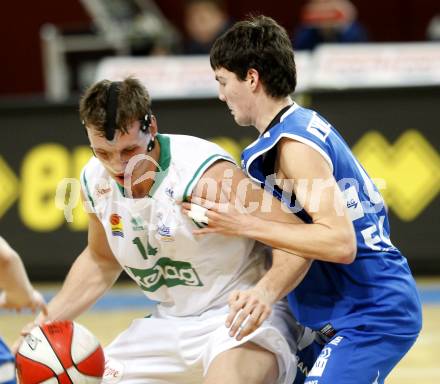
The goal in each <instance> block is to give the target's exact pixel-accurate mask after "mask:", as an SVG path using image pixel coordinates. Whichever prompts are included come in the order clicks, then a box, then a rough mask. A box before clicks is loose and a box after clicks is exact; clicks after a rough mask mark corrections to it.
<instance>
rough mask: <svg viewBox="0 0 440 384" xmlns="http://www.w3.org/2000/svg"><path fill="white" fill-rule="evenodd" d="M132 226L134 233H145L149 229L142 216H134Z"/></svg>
mask: <svg viewBox="0 0 440 384" xmlns="http://www.w3.org/2000/svg"><path fill="white" fill-rule="evenodd" d="M131 224H132V228H133V231H143V230H145V229H147V226H146V225H145V224H146V223H145V221H144V220H143V219H142V218H141V217H140V216H133V217H132V218H131Z"/></svg>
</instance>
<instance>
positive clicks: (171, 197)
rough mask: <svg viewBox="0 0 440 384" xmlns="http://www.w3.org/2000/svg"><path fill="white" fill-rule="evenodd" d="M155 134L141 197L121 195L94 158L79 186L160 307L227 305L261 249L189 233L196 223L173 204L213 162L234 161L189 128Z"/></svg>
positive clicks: (118, 252) (126, 265)
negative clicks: (154, 165) (150, 175)
mask: <svg viewBox="0 0 440 384" xmlns="http://www.w3.org/2000/svg"><path fill="white" fill-rule="evenodd" d="M157 139H158V141H159V143H160V159H159V162H158V171H159V172H157V173H156V176H155V183H154V185H153V188H152V189H151V190H150V192H149V195H148V196H147V197H144V198H140V199H134V198H129V197H128V196H126V193H125V191H124V190H123V188H122V187H120V186H119V185H118V184H117V183H116V182H115V181H114V180H113V179H112V178H111V177H110V176H109V174H108V173H107V171H106V170H105V168H104V167H103V166H102V165H101V163H100V162H99V160H97V159H96V158H92V159H91V160H90V161H89V162H88V163H87V164H86V166H85V167H84V169H83V171H82V175H81V183H82V187H83V192H84V195H85V196H86V197H87V200H88V202H89V203H90V206H91V207H90V208H91V209H92V211H93V212H94V213H95V214H96V216H97V217H98V219H99V220H100V222H101V223H102V226H103V227H104V230H105V233H106V237H107V240H108V243H109V245H110V248H111V250H112V251H113V254H114V256H115V257H116V259H117V260H118V262H119V263H120V265H121V266H122V267H123V269H124V270H125V272H126V273H127V274H128V275H129V276H130V277H131V278H132V279H133V280H134V281H135V282H136V284H137V285H138V286H139V287H140V288H141V289H142V290H143V292H144V293H145V294H146V295H147V296H148V297H149V298H150V299H152V300H155V301H157V302H159V304H158V307H157V309H158V311H159V314H161V315H163V316H189V315H198V314H200V313H202V312H204V311H206V310H209V309H213V308H217V307H220V306H224V305H227V299H228V295H229V292H231V291H232V290H234V289H247V288H249V287H251V286H252V285H255V283H256V282H257V281H258V280H259V279H260V277H261V276H262V274H263V273H264V271H265V269H264V257H263V256H262V255H263V253H264V250H263V249H260V248H258V249H257V247H254V241H252V240H248V239H244V238H238V237H225V236H222V235H217V234H209V235H205V236H198V237H195V236H194V235H193V234H192V231H193V229H196V228H197V224H196V223H195V222H194V221H192V220H191V219H190V218H188V217H187V216H186V215H185V214H183V213H182V212H181V206H180V205H179V204H178V202H181V201H182V200H185V199H186V198H187V197H188V196H189V195H190V194H191V192H192V190H193V188H194V187H195V185H196V184H197V182H198V181H199V179H200V177H201V176H202V175H203V173H204V172H205V171H206V170H207V169H208V168H209V167H210V166H211V165H212V164H213V163H215V162H216V161H218V160H222V159H224V160H227V161H231V162H234V160H233V159H232V158H231V156H230V155H229V154H228V153H227V152H225V151H224V150H223V149H221V148H220V147H219V146H217V145H216V144H213V143H210V142H208V141H205V140H202V139H198V138H195V137H191V136H183V135H158V136H157ZM212 182H213V183H215V181H214V180H213V181H212ZM207 187H208V188H210V187H214V188H215V187H216V185H211V186H210V185H208V186H207Z"/></svg>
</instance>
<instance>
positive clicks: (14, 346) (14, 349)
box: [11, 337, 23, 356]
mask: <svg viewBox="0 0 440 384" xmlns="http://www.w3.org/2000/svg"><path fill="white" fill-rule="evenodd" d="M22 342H23V337H20V338H18V339H17V340H16V341H15V342H14V343H13V344H12V346H11V352H12V354H13V355H14V356H15V355H16V354H17V352H18V349H19V348H20V345H21V343H22Z"/></svg>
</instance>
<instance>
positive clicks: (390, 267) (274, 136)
mask: <svg viewBox="0 0 440 384" xmlns="http://www.w3.org/2000/svg"><path fill="white" fill-rule="evenodd" d="M283 137H285V138H290V139H292V140H296V141H299V142H301V143H304V144H306V145H308V146H310V147H311V148H313V149H314V150H316V151H317V152H319V153H320V154H321V155H322V157H323V158H324V159H325V161H326V162H327V163H328V165H329V166H330V168H331V169H332V172H333V175H334V177H335V179H336V181H337V182H338V186H339V188H340V190H341V191H342V193H343V196H344V199H345V201H346V207H347V211H348V213H349V214H350V216H351V220H352V222H353V226H354V230H355V233H356V240H357V254H356V259H355V261H354V262H353V263H352V264H349V265H343V264H337V263H330V262H322V261H318V260H315V261H314V262H313V264H312V267H311V269H310V271H309V272H308V274H307V275H306V277H305V278H304V280H303V281H302V282H301V284H300V285H299V286H298V287H297V288H296V289H295V290H294V291H292V292H291V293H290V294H289V296H288V299H289V304H290V306H291V309H292V311H293V313H294V314H295V316H296V317H297V319H298V321H299V322H300V323H302V324H304V325H306V326H309V327H311V328H312V329H315V330H321V329H322V328H325V327H327V328H328V327H329V324H330V325H331V326H332V327H333V328H334V329H336V330H340V329H343V328H352V327H367V328H369V327H371V328H375V329H382V330H384V331H386V332H399V333H402V332H403V333H417V332H418V331H419V329H420V327H421V309H420V301H419V298H418V293H417V290H416V287H415V282H414V280H413V277H412V275H411V272H410V269H409V267H408V264H407V261H406V259H405V257H403V256H402V254H401V253H400V252H399V250H398V249H397V248H396V247H395V246H394V245H393V244H392V243H391V241H390V228H389V223H388V216H387V211H386V207H385V205H384V202H383V200H382V197H381V195H380V193H379V191H378V189H377V188H376V186H375V185H374V183H373V182H372V180H371V179H370V177H369V176H368V175H367V173H366V171H365V170H364V169H363V168H362V166H361V165H360V163H359V162H358V161H357V160H356V158H355V157H354V155H353V154H352V152H351V150H350V149H349V147H348V145H347V144H346V142H345V141H344V140H343V139H342V137H341V136H340V135H339V133H338V132H337V131H336V130H335V129H334V128H333V127H332V126H331V125H330V124H329V123H328V122H327V121H326V120H324V118H322V117H321V116H319V115H318V114H317V113H316V112H314V111H312V110H309V109H305V108H302V107H300V106H298V105H297V104H293V105H292V106H291V107H290V108H289V109H288V110H287V111H286V112H285V113H284V114H283V115H282V116H281V117H280V118H279V121H278V122H276V123H275V125H273V126H272V127H271V128H270V129H269V130H268V131H267V132H265V133H264V134H262V135H260V137H259V138H258V139H257V140H256V141H255V142H253V143H252V144H250V145H249V146H248V147H247V148H246V149H245V150H244V152H243V154H242V167H243V168H244V170H245V172H246V173H247V175H248V176H249V177H250V178H252V179H253V180H255V181H257V182H259V183H260V184H261V185H262V186H265V187H266V188H267V187H269V188H270V189H271V190H272V191H273V193H274V195H275V196H276V197H277V198H278V199H280V200H283V201H284V203H286V204H287V205H288V206H290V207H291V209H292V211H293V212H294V213H296V214H297V215H298V216H299V217H301V218H303V219H306V222H307V218H309V219H310V216H308V214H307V212H304V210H302V208H299V209H298V207H297V206H292V200H295V197H294V196H293V199H291V198H290V197H289V196H286V195H285V194H282V193H281V192H280V190H279V189H277V188H276V187H275V186H274V185H273V182H272V181H270V180H273V177H272V178H270V177H269V178H267V176H268V175H269V174H273V173H274V169H273V164H272V169H271V170H270V169H269V170H268V169H267V166H266V163H265V162H264V159H265V156H269V154H270V153H271V156H272V158H274V156H273V151H271V149H272V148H273V150H274V151H275V150H276V145H277V143H278V142H279V140H280V139H281V138H283ZM269 171H270V172H269ZM309 221H310V220H309Z"/></svg>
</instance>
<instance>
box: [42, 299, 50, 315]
mask: <svg viewBox="0 0 440 384" xmlns="http://www.w3.org/2000/svg"><path fill="white" fill-rule="evenodd" d="M40 310H41V312H43V315H44V317H47V316H48V315H49V310H48V309H47V305H46V303H45V302H43V303H41V305H40Z"/></svg>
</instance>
